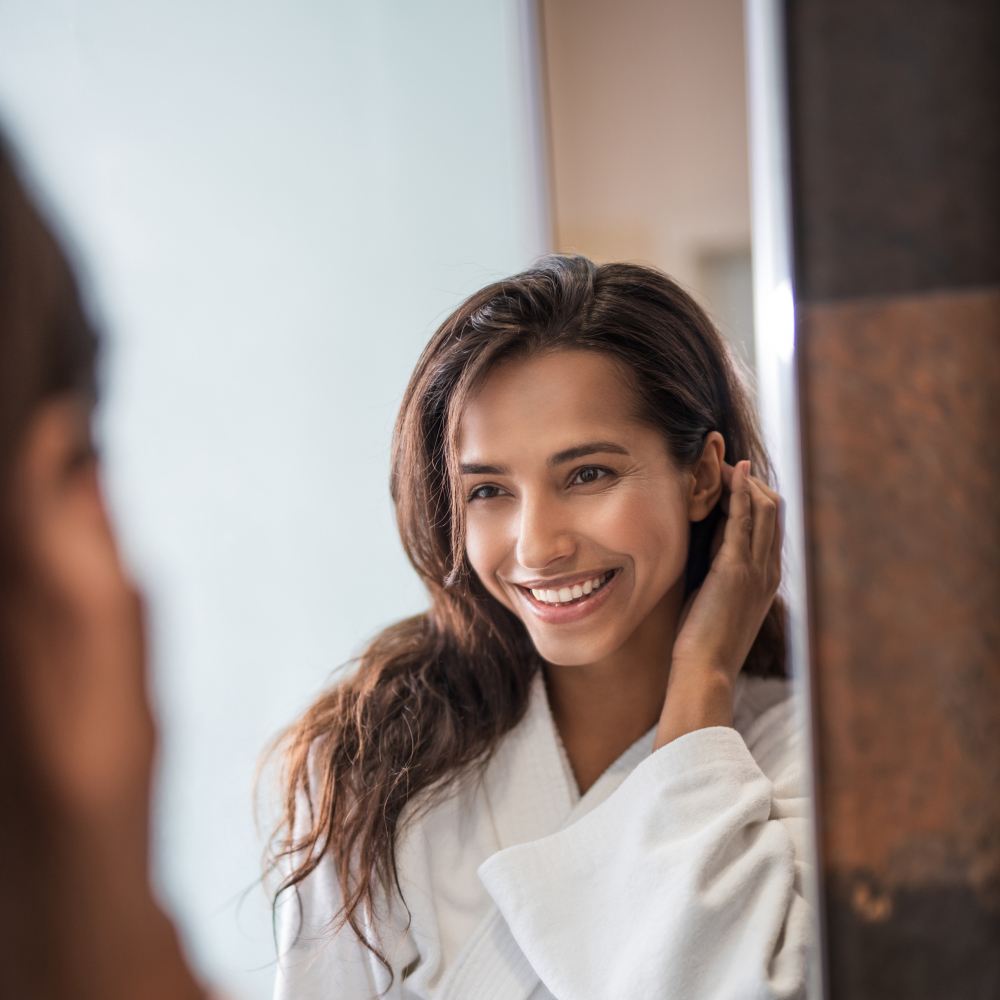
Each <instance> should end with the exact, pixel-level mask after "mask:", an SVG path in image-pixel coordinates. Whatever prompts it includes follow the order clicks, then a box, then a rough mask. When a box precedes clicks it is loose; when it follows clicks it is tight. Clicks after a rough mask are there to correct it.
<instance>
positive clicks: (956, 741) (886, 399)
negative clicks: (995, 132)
mask: <svg viewBox="0 0 1000 1000" xmlns="http://www.w3.org/2000/svg"><path fill="white" fill-rule="evenodd" d="M800 344H801V354H800V363H801V366H802V367H801V383H802V395H803V434H804V445H805V459H806V469H807V471H806V492H807V507H808V532H809V538H810V570H811V581H812V584H811V585H812V594H811V596H812V601H813V625H814V640H813V641H814V670H815V673H814V688H815V693H816V704H817V736H818V745H819V761H818V767H819V787H820V790H821V794H820V812H821V847H822V850H823V853H824V856H825V858H824V860H825V869H826V888H827V893H828V899H827V921H828V942H829V956H830V980H831V984H832V987H833V991H832V995H833V997H834V998H835V1000H841V998H851V1000H860V998H872V1000H876V998H878V1000H887V998H894V997H900V998H902V997H906V998H910V1000H913V998H924V997H927V998H930V997H961V998H979V997H982V998H986V997H998V996H1000V291H997V290H985V291H982V290H980V291H970V292H954V293H939V294H926V295H916V296H906V297H889V298H879V299H861V300H854V301H841V302H836V303H812V304H807V305H805V306H803V307H802V308H801V309H800Z"/></svg>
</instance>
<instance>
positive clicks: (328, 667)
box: [0, 0, 754, 1000]
mask: <svg viewBox="0 0 1000 1000" xmlns="http://www.w3.org/2000/svg"><path fill="white" fill-rule="evenodd" d="M743 53H744V41H743V13H742V6H741V4H740V2H739V0H658V2H654V0H619V2H617V3H615V4H606V3H600V2H597V0H544V2H543V3H541V4H535V3H532V2H530V0H475V2H468V0H421V2H419V3H412V2H402V0H369V2H365V3H356V2H346V0H330V2H325V3H317V2H314V0H290V2H283V3H278V2H277V0H239V2H237V0H197V2H195V0H171V2H170V3H162V2H161V3H153V2H146V3H136V2H134V0H86V2H83V0H0V121H2V125H3V128H4V129H5V130H6V132H7V134H8V136H9V137H10V139H11V140H12V142H13V143H14V145H15V147H16V149H17V150H18V152H19V153H20V155H21V156H22V159H23V166H24V169H25V172H26V174H27V177H28V179H29V182H30V183H31V184H32V185H33V187H34V188H35V191H36V193H37V196H38V197H39V198H40V200H41V202H42V203H43V204H44V205H45V206H46V208H47V209H48V212H49V214H50V216H51V218H52V220H53V222H54V224H55V226H56V228H57V230H58V231H59V232H60V233H61V235H62V237H63V239H64V241H66V242H67V243H68V245H69V246H70V248H71V250H72V252H73V254H74V257H75V261H76V264H77V267H78V269H79V271H80V273H81V276H82V278H83V280H84V284H85V288H86V293H87V295H88V298H89V302H90V307H91V309H92V311H93V313H94V315H95V317H96V319H97V322H98V324H99V325H100V327H101V328H102V329H103V331H104V332H105V335H106V340H105V352H104V359H103V373H104V383H103V384H104V401H103V405H102V407H101V409H100V414H99V421H100V427H99V433H100V440H101V446H102V448H103V451H104V455H105V466H106V472H107V476H108V481H107V486H108V490H109V493H110V499H111V503H112V506H113V508H114V511H115V513H116V516H117V521H118V524H119V528H120V530H121V532H122V535H123V538H124V542H125V546H126V550H127V554H128V557H129V560H130V562H131V565H132V567H133V569H134V572H135V574H136V576H137V577H138V578H139V580H140V581H141V583H142V586H143V587H144V588H145V590H146V592H147V595H148V597H149V607H150V618H151V628H152V638H153V661H154V664H153V665H154V671H155V674H154V676H155V685H156V690H155V697H156V701H157V706H158V711H159V715H160V719H161V731H162V744H161V752H160V764H159V786H158V787H159V791H158V800H157V805H156V832H155V836H156V843H155V857H156V875H157V880H158V885H159V887H160V891H161V893H162V896H163V898H164V900H165V901H166V904H167V906H168V907H169V909H170V910H171V912H172V913H174V914H175V915H176V918H177V919H178V921H179V924H180V926H181V928H182V931H183V934H184V939H185V942H186V945H187V947H188V950H189V952H190V954H191V956H192V959H193V961H194V962H195V964H196V966H197V967H198V968H199V969H200V970H201V971H202V972H203V973H204V974H205V975H206V977H207V978H208V979H209V980H211V981H213V982H215V983H218V984H219V985H220V986H222V987H224V988H226V989H227V990H229V991H230V992H231V993H232V994H233V995H234V996H236V997H242V998H247V1000H254V998H263V997H266V996H269V995H270V992H271V981H272V977H273V966H272V961H273V956H274V947H273V942H272V936H271V923H270V911H269V904H268V901H267V898H266V894H265V892H264V891H263V889H262V888H261V887H260V886H259V885H258V884H257V883H256V880H257V878H258V877H259V874H260V860H261V854H262V849H263V840H262V834H266V833H267V832H268V830H269V827H270V820H269V816H268V811H267V808H266V802H267V799H266V795H265V799H264V803H265V808H264V809H263V811H262V815H261V816H260V830H259V831H258V830H255V827H254V821H253V814H252V786H253V782H254V775H255V770H256V767H257V764H258V761H259V758H260V755H261V752H262V751H263V749H264V748H265V746H266V745H267V743H268V742H269V741H270V740H271V739H273V738H274V737H275V735H276V734H277V733H278V732H279V731H280V730H281V728H282V727H283V726H284V725H286V724H288V723H289V722H290V721H291V720H292V718H293V717H294V716H295V715H296V713H298V712H299V711H301V710H302V709H303V708H305V706H306V705H307V704H308V702H309V701H310V700H311V699H312V698H313V697H314V696H315V695H316V693H317V692H318V690H319V689H320V688H321V686H323V685H324V684H325V683H327V682H328V680H329V679H330V677H331V675H332V673H333V671H334V670H335V669H336V668H337V667H338V666H340V665H342V664H344V663H345V662H347V661H348V660H349V659H350V657H351V656H352V655H353V654H354V653H355V652H356V651H357V650H358V649H359V647H360V646H361V645H362V644H363V643H364V641H365V640H366V639H367V638H368V637H369V636H371V635H372V634H373V633H374V632H376V631H377V630H378V629H380V628H381V627H383V626H384V625H385V624H387V623H388V622H390V621H393V620H395V619H398V618H400V617H403V616H405V615H409V614H413V613H415V612H417V611H419V610H421V609H422V607H423V606H424V598H423V593H422V590H421V588H420V586H419V584H418V582H417V580H416V578H415V575H414V574H413V573H412V571H411V570H410V569H409V567H408V565H407V564H406V563H405V560H404V557H403V555H402V552H401V549H400V546H399V544H398V541H397V538H396V533H395V526H394V523H393V518H392V512H391V507H390V503H389V497H388V490H387V466H388V449H389V437H390V432H391V427H392V422H393V419H394V416H395V411H396V407H397V405H398V403H399V400H400V397H401V394H402V391H403V387H404V385H405V382H406V379H407V377H408V375H409V372H410V370H411V368H412V366H413V364H414V363H415V361H416V358H417V356H418V354H419V352H420V350H421V348H422V346H423V344H424V343H425V342H426V340H427V338H428V337H429V335H430V333H431V332H432V330H433V329H434V328H435V326H436V325H437V323H439V322H440V321H441V319H443V318H444V316H445V315H446V314H447V313H448V312H449V311H450V310H451V309H452V308H453V307H454V306H455V305H456V304H457V303H458V302H459V301H460V300H461V299H462V298H464V297H465V296H466V295H468V294H469V293H471V292H472V291H474V290H475V289H476V288H478V287H479V286H481V285H483V284H485V283H487V282H489V281H491V280H494V279H495V278H497V277H500V276H502V275H505V274H508V273H511V272H514V271H517V270H520V269H522V268H523V267H525V266H526V265H528V264H529V263H530V262H531V261H532V260H533V259H534V258H535V257H536V256H537V255H539V254H540V253H543V252H547V251H549V250H552V249H558V250H566V251H576V252H580V253H584V254H587V255H588V256H591V257H593V258H594V259H596V260H598V261H607V260H613V259H617V260H621V259H628V260H643V261H648V262H651V263H654V264H656V265H658V266H660V267H662V268H664V269H665V270H666V271H668V273H671V274H672V275H674V276H675V277H677V278H678V279H679V280H680V281H682V282H683V283H684V284H685V285H686V286H688V287H689V288H690V289H691V290H692V291H694V292H695V293H696V294H697V295H698V296H699V298H700V299H701V301H702V302H703V303H704V304H705V305H706V306H708V307H709V308H710V309H711V310H712V312H713V313H714V314H715V315H716V317H717V319H718V320H719V322H720V325H721V327H722V329H723V331H724V332H725V333H726V334H727V336H729V337H730V338H731V342H732V344H733V346H734V349H735V350H736V351H737V353H738V354H739V356H740V357H741V358H742V359H743V361H744V362H745V363H746V364H747V366H748V367H749V368H752V366H753V362H754V349H753V332H752V299H751V278H750V273H751V272H750V208H749V182H748V168H747V128H746V96H745V84H744V54H743ZM265 792H266V788H265Z"/></svg>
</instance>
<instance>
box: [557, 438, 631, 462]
mask: <svg viewBox="0 0 1000 1000" xmlns="http://www.w3.org/2000/svg"><path fill="white" fill-rule="evenodd" d="M601 452H604V453H607V452H612V453H613V454H615V455H627V454H628V451H627V449H625V448H623V447H622V446H621V445H620V444H615V443H614V442H613V441H592V442H591V443H590V444H580V445H577V446H576V447H575V448H567V449H566V450H565V451H559V452H556V454H554V455H553V456H552V457H551V458H550V459H549V465H562V464H563V463H564V462H572V461H574V460H575V459H577V458H583V457H584V456H585V455H597V454H600V453H601Z"/></svg>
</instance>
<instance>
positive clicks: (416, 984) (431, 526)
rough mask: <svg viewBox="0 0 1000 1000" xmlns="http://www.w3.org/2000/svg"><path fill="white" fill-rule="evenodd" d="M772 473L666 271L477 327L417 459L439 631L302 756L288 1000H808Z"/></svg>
mask: <svg viewBox="0 0 1000 1000" xmlns="http://www.w3.org/2000/svg"><path fill="white" fill-rule="evenodd" d="M751 467H752V468H753V469H754V471H755V473H756V475H751V474H750V469H751ZM768 479H769V465H768V460H767V456H766V454H765V452H764V448H763V445H762V443H761V440H760V436H759V433H758V431H757V427H756V422H755V419H754V417H753V411H752V408H751V405H750V402H749V399H748V396H747V392H746V390H745V388H744V385H743V383H742V382H741V380H740V378H739V377H738V375H737V373H736V371H735V369H734V367H733V363H732V361H731V358H730V355H729V353H728V352H727V350H726V348H725V346H724V344H723V342H722V340H721V338H720V336H719V334H718V333H717V331H716V330H715V329H714V328H713V326H712V325H711V323H710V322H709V320H708V319H707V317H706V316H705V314H704V312H703V311H702V310H701V309H700V308H699V307H698V306H697V305H696V303H695V302H694V301H693V300H692V299H691V298H690V296H688V295H687V294H686V293H684V292H683V291H682V290H681V289H680V288H679V287H678V286H677V285H676V284H675V283H673V282H672V281H670V280H669V279H668V278H666V277H665V276H663V275H662V274H660V273H658V272H656V271H653V270H651V269H648V268H643V267H638V266H634V265H625V264H610V265H604V266H601V267H597V266H595V265H594V264H592V263H590V262H589V261H587V260H585V259H583V258H579V257H549V258H546V259H544V260H543V261H541V262H540V263H539V264H538V265H537V266H536V267H535V268H533V269H531V270H529V271H527V272H525V273H523V274H520V275H517V276H515V277H513V278H510V279H507V280H504V281H501V282H498V283H497V284H495V285H492V286H490V287H488V288H485V289H483V290H482V291H481V292H479V293H477V294H476V295H474V296H473V297H472V298H470V299H469V300H468V301H467V302H466V303H464V304H463V305H462V306H461V307H460V308H459V309H458V310H457V311H456V312H455V313H454V314H453V315H452V316H451V317H450V318H449V319H448V320H447V321H446V322H445V323H444V325H443V326H442V327H441V328H440V329H439V330H438V332H437V333H436V335H435V336H434V338H433V339H432V340H431V342H430V344H429V345H428V347H427V348H426V350H425V351H424V353H423V355H422V357H421V359H420V361H419V362H418V364H417V368H416V371H415V372H414V374H413V377H412V379H411V381H410V384H409V387H408V389H407V391H406V394H405V397H404V400H403V405H402V408H401V411H400V415H399V419H398V421H397V424H396V430H395V437H394V448H393V463H392V494H393V499H394V501H395V504H396V511H397V517H398V521H399V527H400V532H401V535H402V539H403V544H404V546H405V548H406V551H407V553H408V555H409V557H410V559H411V561H412V563H413V565H414V566H415V568H416V570H417V572H418V573H419V574H420V576H421V577H422V579H423V581H424V583H425V584H426V586H427V589H428V592H429V595H430V602H431V606H430V610H429V611H428V612H427V613H426V614H423V615H419V616H417V617H415V618H412V619H410V620H408V621H404V622H401V623H399V624H397V625H394V626H392V627H390V628H389V629H387V630H385V631H384V632H383V633H381V634H380V635H379V636H377V637H376V638H375V640H374V641H373V642H372V643H371V645H370V646H369V647H368V649H367V650H366V651H365V652H364V654H363V655H362V656H361V659H360V664H359V666H358V669H357V671H356V672H355V673H354V674H353V675H352V676H351V677H349V678H348V679H347V680H344V681H342V682H341V683H339V684H338V685H336V686H335V687H334V688H333V689H332V690H331V691H329V692H328V693H327V694H325V695H324V696H323V697H321V698H320V699H319V700H318V701H317V702H316V704H315V705H313V707H312V708H311V709H310V710H309V711H308V712H307V713H306V714H305V716H304V717H303V718H302V720H301V721H300V722H299V723H298V724H297V725H296V726H294V727H293V728H292V729H291V730H290V732H289V733H288V734H287V737H286V757H285V762H286V795H285V816H284V825H283V827H282V830H281V833H280V836H279V838H278V841H277V844H276V848H275V863H276V864H277V865H278V866H279V867H281V869H282V874H283V876H284V877H283V881H282V883H281V886H280V891H279V897H283V899H284V902H282V903H281V910H280V923H281V933H280V944H281V949H280V950H281V954H280V956H279V972H278V982H277V990H276V997H278V998H279V1000H318V998H320V997H331V996H336V997H343V998H349V1000H360V998H362V997H364V998H368V997H376V996H386V995H387V996H395V997H400V998H403V997H434V998H435V1000H438V998H440V1000H443V998H456V1000H457V998H467V997H476V998H491V1000H501V998H504V1000H515V998H520V1000H524V998H529V997H530V998H532V1000H543V998H548V997H558V998H559V1000H584V998H588V1000H591V998H605V997H607V998H610V997H623V998H624V997H628V998H636V997H683V998H685V1000H697V998H723V997H732V998H738V997H791V996H798V995H801V994H802V993H803V992H804V982H805V975H806V970H805V954H806V948H807V934H808V928H809V918H808V913H807V907H806V904H805V902H804V899H803V893H802V885H801V871H800V867H801V864H800V858H801V856H802V852H801V839H802V833H803V830H802V826H803V824H804V817H805V808H804V805H805V801H804V797H803V791H802V760H801V757H800V751H799V746H798V744H797V740H796V730H795V726H794V715H793V711H792V706H791V701H790V699H789V690H788V687H789V686H788V682H787V681H786V680H784V679H783V678H784V675H785V656H784V644H783V624H782V611H781V605H780V603H779V602H778V601H777V600H776V599H775V594H776V592H777V588H778V585H779V580H780V568H781V524H780V498H779V497H778V496H777V495H776V494H775V493H774V492H773V491H772V490H771V489H770V487H769V486H768ZM386 586H391V582H390V581H387V582H386ZM372 596H373V600H377V599H378V595H377V594H373V595H372Z"/></svg>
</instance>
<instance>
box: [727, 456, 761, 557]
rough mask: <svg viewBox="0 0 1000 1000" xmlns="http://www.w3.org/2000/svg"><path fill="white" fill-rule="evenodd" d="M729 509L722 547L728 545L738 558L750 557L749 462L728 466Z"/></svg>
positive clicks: (751, 522) (751, 533)
mask: <svg viewBox="0 0 1000 1000" xmlns="http://www.w3.org/2000/svg"><path fill="white" fill-rule="evenodd" d="M729 468H730V469H731V470H732V471H731V473H730V476H729V511H728V517H727V518H726V532H725V535H724V537H723V541H722V544H723V547H726V546H729V547H730V549H731V550H732V551H733V552H734V553H737V554H738V555H739V556H740V558H742V559H746V558H750V557H751V554H752V548H751V541H752V538H753V496H752V493H751V489H750V463H749V462H737V463H736V465H735V466H729Z"/></svg>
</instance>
